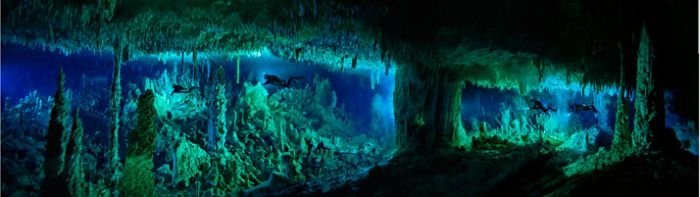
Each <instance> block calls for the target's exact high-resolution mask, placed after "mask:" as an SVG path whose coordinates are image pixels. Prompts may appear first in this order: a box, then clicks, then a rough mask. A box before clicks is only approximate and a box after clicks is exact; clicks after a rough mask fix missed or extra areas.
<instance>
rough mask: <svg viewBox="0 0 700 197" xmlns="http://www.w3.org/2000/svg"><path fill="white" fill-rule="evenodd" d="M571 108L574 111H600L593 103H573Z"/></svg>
mask: <svg viewBox="0 0 700 197" xmlns="http://www.w3.org/2000/svg"><path fill="white" fill-rule="evenodd" d="M571 109H572V110H573V111H574V112H578V111H593V112H595V113H598V110H597V109H596V108H595V106H593V105H586V104H573V105H571Z"/></svg>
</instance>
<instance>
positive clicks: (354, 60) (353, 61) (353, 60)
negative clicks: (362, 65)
mask: <svg viewBox="0 0 700 197" xmlns="http://www.w3.org/2000/svg"><path fill="white" fill-rule="evenodd" d="M355 68H357V55H355V56H354V57H352V69H355Z"/></svg>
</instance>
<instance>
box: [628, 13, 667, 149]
mask: <svg viewBox="0 0 700 197" xmlns="http://www.w3.org/2000/svg"><path fill="white" fill-rule="evenodd" d="M653 61H654V51H653V47H652V43H651V39H650V38H649V34H648V32H647V30H646V27H642V34H641V37H640V40H639V52H638V54H637V88H636V91H635V102H634V108H635V113H634V131H633V133H632V146H633V147H634V149H635V150H636V151H641V152H643V151H646V150H648V149H649V148H651V145H652V144H651V141H652V140H653V138H654V137H655V136H654V130H655V129H660V128H658V124H660V123H659V117H658V114H657V113H658V111H657V110H658V108H659V107H663V105H659V103H657V101H656V97H657V96H659V95H658V92H657V90H656V87H654V85H655V82H656V81H655V80H656V78H655V76H654V72H653V68H652V67H653V66H654V65H653Z"/></svg>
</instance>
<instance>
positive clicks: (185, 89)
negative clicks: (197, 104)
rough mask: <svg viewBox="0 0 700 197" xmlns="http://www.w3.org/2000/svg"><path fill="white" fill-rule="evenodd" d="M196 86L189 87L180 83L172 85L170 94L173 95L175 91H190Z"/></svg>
mask: <svg viewBox="0 0 700 197" xmlns="http://www.w3.org/2000/svg"><path fill="white" fill-rule="evenodd" d="M195 88H196V87H191V88H185V87H182V86H181V85H173V93H172V94H170V95H173V94H175V93H190V92H192V91H193V90H194V89H195Z"/></svg>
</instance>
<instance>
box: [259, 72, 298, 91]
mask: <svg viewBox="0 0 700 197" xmlns="http://www.w3.org/2000/svg"><path fill="white" fill-rule="evenodd" d="M300 79H304V77H289V79H287V81H283V80H282V79H280V78H279V77H277V76H275V75H269V74H265V83H263V85H267V84H272V85H275V86H279V87H283V88H288V87H289V86H291V85H292V83H297V80H300Z"/></svg>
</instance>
